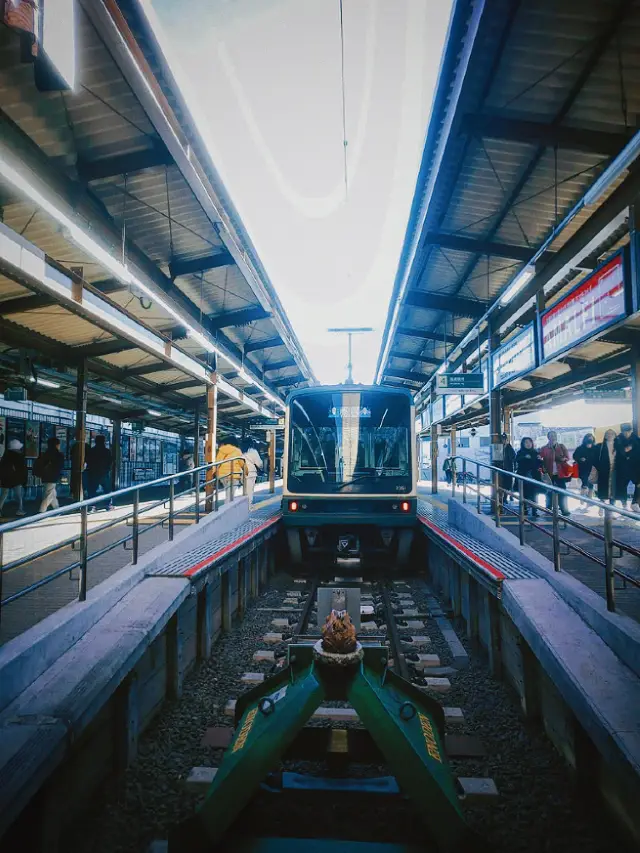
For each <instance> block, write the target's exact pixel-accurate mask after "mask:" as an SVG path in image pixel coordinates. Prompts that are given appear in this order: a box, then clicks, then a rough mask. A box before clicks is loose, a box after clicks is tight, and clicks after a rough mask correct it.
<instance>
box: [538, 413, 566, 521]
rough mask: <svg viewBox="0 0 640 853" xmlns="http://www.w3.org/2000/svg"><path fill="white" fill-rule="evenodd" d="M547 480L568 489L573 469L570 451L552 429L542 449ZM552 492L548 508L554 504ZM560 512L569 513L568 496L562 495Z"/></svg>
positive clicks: (548, 493)
mask: <svg viewBox="0 0 640 853" xmlns="http://www.w3.org/2000/svg"><path fill="white" fill-rule="evenodd" d="M540 456H541V457H542V465H543V472H544V480H545V482H548V483H550V484H551V485H553V486H556V488H558V489H563V490H564V491H566V489H567V481H568V480H570V479H571V477H572V474H573V471H572V465H571V462H570V461H569V451H568V450H567V448H566V447H565V446H564V444H560V443H559V442H558V433H557V432H556V431H555V430H550V431H549V432H548V433H547V443H546V444H545V446H544V447H542V448H541V449H540ZM552 501H553V498H552V492H547V509H551V506H552ZM560 512H561V513H562V514H563V515H564V516H567V515H569V506H568V503H567V496H566V495H561V496H560Z"/></svg>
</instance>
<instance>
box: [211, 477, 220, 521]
mask: <svg viewBox="0 0 640 853" xmlns="http://www.w3.org/2000/svg"><path fill="white" fill-rule="evenodd" d="M213 483H214V492H213V509H214V511H215V512H218V507H219V506H220V478H219V477H218V469H217V468H216V472H215V477H214V478H213Z"/></svg>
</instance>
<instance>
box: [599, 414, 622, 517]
mask: <svg viewBox="0 0 640 853" xmlns="http://www.w3.org/2000/svg"><path fill="white" fill-rule="evenodd" d="M593 464H594V467H595V469H596V474H597V478H598V479H597V483H598V485H597V492H596V494H597V497H598V500H599V501H609V503H610V504H612V503H614V501H615V494H616V489H615V467H616V434H615V430H612V429H608V430H607V431H606V432H605V434H604V440H603V441H602V442H601V443H600V444H596V446H595V448H594V462H593ZM603 512H604V511H603V510H600V515H602V514H603Z"/></svg>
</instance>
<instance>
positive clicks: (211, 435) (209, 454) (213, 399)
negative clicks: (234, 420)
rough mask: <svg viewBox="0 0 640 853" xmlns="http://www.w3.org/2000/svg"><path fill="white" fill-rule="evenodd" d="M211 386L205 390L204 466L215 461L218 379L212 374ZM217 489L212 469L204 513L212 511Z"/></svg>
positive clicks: (209, 472)
mask: <svg viewBox="0 0 640 853" xmlns="http://www.w3.org/2000/svg"><path fill="white" fill-rule="evenodd" d="M212 381H213V384H212V385H209V387H208V388H207V440H206V442H205V450H204V453H205V460H204V461H205V464H206V465H209V464H210V463H212V462H215V460H216V435H217V430H218V377H217V374H216V373H213V374H212ZM215 488H217V483H216V478H215V472H214V470H213V468H211V469H210V470H209V471H207V475H206V487H205V494H206V500H205V505H204V506H205V512H211V511H212V510H213V497H214V489H215Z"/></svg>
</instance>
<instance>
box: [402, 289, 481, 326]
mask: <svg viewBox="0 0 640 853" xmlns="http://www.w3.org/2000/svg"><path fill="white" fill-rule="evenodd" d="M405 305H410V306H412V307H414V308H425V309H427V310H430V311H446V313H447V314H453V315H454V316H456V317H469V318H471V319H477V318H479V317H482V315H483V314H484V312H485V311H486V310H487V303H486V302H481V301H480V300H477V299H463V298H461V297H459V296H445V295H443V294H440V293H429V292H428V291H426V290H415V289H414V290H410V291H409V292H408V293H407V295H406V297H405Z"/></svg>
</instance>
